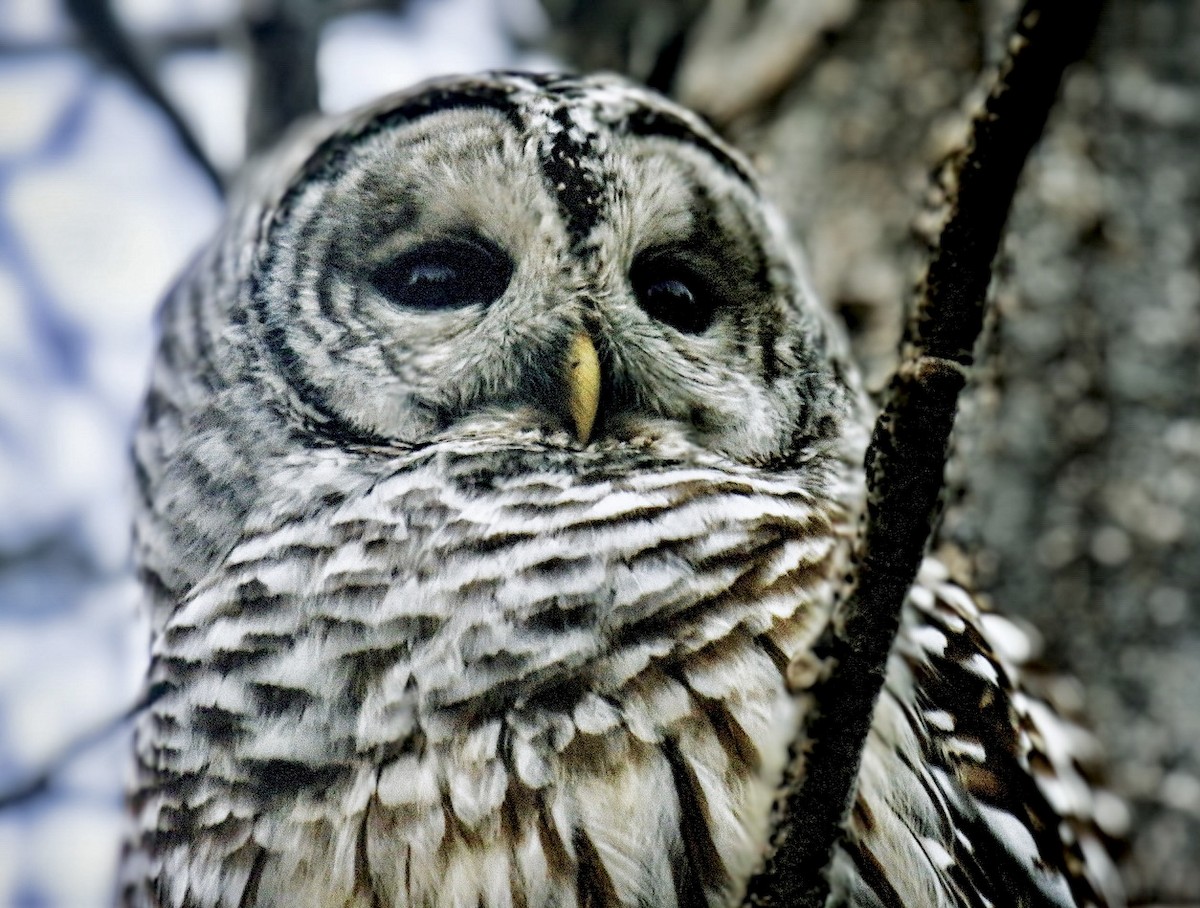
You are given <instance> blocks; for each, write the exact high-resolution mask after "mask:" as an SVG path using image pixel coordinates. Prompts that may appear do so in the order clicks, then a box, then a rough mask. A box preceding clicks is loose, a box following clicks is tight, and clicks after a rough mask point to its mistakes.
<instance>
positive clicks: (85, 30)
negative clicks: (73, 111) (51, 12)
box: [66, 0, 225, 194]
mask: <svg viewBox="0 0 1200 908" xmlns="http://www.w3.org/2000/svg"><path fill="white" fill-rule="evenodd" d="M66 8H67V12H68V14H69V15H70V16H71V21H72V22H74V23H75V27H76V28H77V29H79V32H80V36H81V38H82V39H83V41H84V42H85V43H86V44H87V45H88V46H89V47H90V48H91V49H92V50H93V51H94V52H95V53H96V55H97V56H98V57H99V58H100V60H101V61H102V62H103V63H105V64H106V65H107V66H109V67H111V68H112V69H113V70H115V71H116V72H118V73H120V74H121V75H123V76H124V77H125V78H127V79H128V80H129V81H130V82H131V83H132V84H133V86H134V88H136V89H137V90H138V91H139V92H141V93H142V95H143V96H144V97H145V98H146V100H147V101H149V102H150V103H151V104H153V105H154V106H155V107H156V108H158V110H159V111H160V112H161V113H162V114H163V116H165V117H166V118H167V123H168V124H169V125H170V127H171V129H172V130H173V131H174V133H175V136H176V138H177V139H178V140H179V144H180V145H182V146H183V149H184V151H185V152H187V155H188V157H190V158H191V159H192V160H193V161H194V162H195V163H196V164H197V165H199V167H200V169H201V170H202V171H204V175H205V176H206V177H208V179H209V182H210V183H212V185H213V188H214V189H216V190H217V192H218V193H222V194H223V193H224V188H225V187H224V180H223V179H222V177H221V172H220V171H219V170H218V169H217V167H216V165H214V164H213V162H212V160H211V159H210V158H209V157H208V154H207V153H206V152H205V151H204V148H203V147H202V146H201V145H200V141H199V140H198V139H197V138H196V134H195V133H194V132H193V131H192V128H191V126H189V125H188V123H187V121H186V120H185V119H184V118H183V115H182V114H180V112H179V110H178V109H177V108H176V107H175V104H174V103H173V102H172V101H171V99H170V98H168V97H167V94H166V92H165V91H164V90H163V88H162V86H161V85H160V84H159V81H158V79H157V78H156V77H155V75H154V73H153V71H152V70H151V68H150V67H149V66H147V65H146V62H145V60H144V59H143V57H142V55H141V54H140V53H139V52H138V49H137V48H136V47H134V45H133V42H132V41H131V40H130V39H129V35H128V34H127V33H126V31H125V29H124V28H122V27H121V23H120V21H119V20H118V19H117V17H116V15H115V14H114V13H113V10H112V3H111V0H66Z"/></svg>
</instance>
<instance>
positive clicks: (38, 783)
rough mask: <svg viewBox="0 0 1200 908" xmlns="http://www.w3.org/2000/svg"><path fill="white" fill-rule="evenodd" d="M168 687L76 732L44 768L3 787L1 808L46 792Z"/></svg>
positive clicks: (157, 688) (150, 691) (13, 805)
mask: <svg viewBox="0 0 1200 908" xmlns="http://www.w3.org/2000/svg"><path fill="white" fill-rule="evenodd" d="M166 690H167V688H166V687H161V686H160V687H153V688H150V689H148V690H146V691H145V692H143V694H142V696H141V697H139V698H138V700H137V702H136V703H134V704H133V705H132V706H130V707H128V708H126V709H123V710H122V711H121V712H120V713H118V714H117V715H115V716H111V717H110V718H108V719H105V720H104V721H103V722H101V723H99V724H98V725H96V726H95V727H94V728H91V729H88V730H87V731H85V732H82V733H80V734H78V735H76V736H75V737H74V738H72V739H71V740H70V741H68V742H67V743H66V744H65V745H64V746H63V748H62V750H60V751H59V752H58V753H57V754H56V755H55V756H53V757H51V758H50V759H49V760H47V761H46V762H45V763H43V764H42V766H41V768H40V769H38V770H37V771H36V772H34V773H33V774H32V775H30V776H29V777H28V778H27V779H24V780H23V781H21V782H18V783H17V784H15V785H12V786H10V787H9V788H6V789H3V790H0V811H3V810H6V809H7V808H9V807H15V806H16V805H18V804H23V803H25V802H26V801H29V800H31V799H33V798H36V797H38V796H40V795H42V794H45V793H46V792H47V791H49V790H50V787H51V786H52V785H53V784H54V780H55V777H56V776H60V775H62V773H64V772H65V771H66V769H67V767H68V766H70V765H71V763H73V762H74V761H75V760H76V759H78V758H79V757H81V756H82V755H83V754H85V753H86V752H87V751H89V750H91V748H93V747H95V746H96V745H97V744H99V743H100V742H101V741H103V740H104V739H105V738H107V737H108V736H109V735H111V734H113V733H115V732H116V731H117V729H119V728H120V727H121V726H123V725H124V724H125V723H126V722H128V721H129V720H130V719H133V718H135V717H137V715H138V714H139V713H140V712H141V711H142V710H144V709H146V708H147V707H149V706H151V705H153V704H154V702H155V701H156V700H157V699H158V698H159V697H161V696H162V695H163V694H164V693H165V692H166Z"/></svg>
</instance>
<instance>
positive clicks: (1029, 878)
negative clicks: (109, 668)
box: [121, 74, 1101, 908]
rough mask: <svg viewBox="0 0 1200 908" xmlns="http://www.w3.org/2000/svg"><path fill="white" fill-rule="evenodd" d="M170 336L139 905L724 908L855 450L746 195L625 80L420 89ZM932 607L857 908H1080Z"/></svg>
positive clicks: (154, 405) (143, 733)
mask: <svg viewBox="0 0 1200 908" xmlns="http://www.w3.org/2000/svg"><path fill="white" fill-rule="evenodd" d="M162 317H163V342H162V345H161V348H160V352H159V356H158V360H157V363H156V366H155V370H154V374H153V378H152V382H151V388H150V392H149V394H148V397H147V403H146V407H145V409H144V414H143V421H142V425H141V427H140V429H139V432H138V435H137V438H136V440H135V462H136V467H137V479H138V486H139V490H140V493H141V495H140V500H139V505H140V508H139V516H138V521H137V526H136V539H137V553H138V559H139V564H140V568H141V574H142V578H143V585H144V588H145V591H146V598H147V601H148V607H149V609H150V612H151V616H152V626H153V632H154V639H153V650H152V663H151V668H150V685H151V691H152V694H153V698H154V699H153V703H152V704H151V706H150V707H149V708H148V709H147V711H146V712H145V714H144V715H143V716H142V717H141V720H140V722H139V726H138V730H137V735H136V744H135V751H136V754H135V781H134V784H133V787H132V791H131V796H130V803H131V807H132V812H133V815H134V829H133V831H132V832H131V834H130V837H129V841H128V844H127V847H126V853H125V857H124V862H123V870H122V894H121V898H122V900H123V902H124V903H125V904H128V905H138V906H148V905H154V906H159V905H162V906H168V905H169V906H176V908H178V906H196V908H199V906H251V905H260V906H265V905H279V906H300V908H302V906H310V905H311V906H318V905H320V906H329V905H345V906H358V905H362V906H428V908H441V906H459V905H461V906H476V905H479V906H489V908H491V906H496V908H499V906H529V908H537V906H572V905H578V906H584V905H588V906H593V905H597V906H598V905H656V906H671V905H679V906H702V905H711V906H718V905H733V904H737V903H738V901H739V899H740V897H741V894H742V892H743V891H744V888H745V885H746V881H747V879H748V878H749V876H750V875H751V873H752V872H753V871H754V870H755V869H756V867H758V866H759V865H760V864H761V861H762V859H763V857H764V855H765V849H766V842H767V839H768V836H769V831H770V829H769V827H770V812H771V807H772V802H773V800H774V798H775V796H776V794H777V791H778V787H779V785H780V781H781V778H782V775H783V772H784V768H785V765H786V764H787V763H788V762H789V760H790V759H792V756H793V755H792V754H791V752H790V750H789V748H790V745H791V743H792V741H793V739H794V737H795V735H796V733H797V731H798V729H799V728H800V727H801V726H800V723H801V722H802V720H803V717H804V714H805V712H806V710H808V709H810V708H811V707H812V704H811V703H810V702H809V698H808V697H807V695H806V694H805V693H804V691H803V690H802V689H801V687H802V684H801V682H798V681H797V678H796V675H797V673H796V672H795V671H790V670H789V666H795V665H797V664H800V663H803V662H804V660H805V658H806V656H807V654H808V653H809V652H810V651H811V647H812V645H813V643H814V641H815V640H816V638H817V636H818V635H819V634H820V632H821V630H822V629H823V627H824V626H825V624H826V622H827V621H828V620H829V616H830V611H831V608H832V603H833V599H834V595H835V586H836V582H837V581H838V579H839V578H840V576H841V574H842V573H843V571H844V567H845V559H846V549H847V541H848V540H849V538H850V535H851V527H852V525H853V521H854V519H855V515H856V514H857V511H858V508H859V505H860V502H861V498H862V494H863V490H862V478H861V467H860V463H861V457H862V451H863V448H864V444H865V437H866V432H865V425H866V413H867V408H866V406H865V404H864V401H863V397H862V395H861V393H860V392H859V390H858V388H857V386H856V384H855V380H854V378H853V368H852V367H851V365H850V364H849V363H848V362H847V360H846V358H845V355H844V353H843V352H842V349H843V348H842V344H841V343H840V341H839V339H838V337H837V335H836V332H835V331H834V330H833V329H832V328H831V327H830V326H829V325H828V324H827V323H826V320H825V317H824V316H823V314H822V313H821V311H820V308H819V306H818V305H817V304H816V302H815V301H814V300H813V298H812V295H811V293H810V292H809V290H808V288H807V285H806V284H805V281H804V279H803V276H802V272H801V269H800V267H799V265H798V264H797V262H796V260H795V255H794V253H793V251H792V248H791V245H790V244H789V242H788V241H787V238H786V236H785V234H784V231H783V230H782V228H781V227H780V225H779V220H778V218H777V217H776V216H775V215H773V214H772V212H771V209H770V207H769V206H767V205H765V204H764V203H763V201H762V199H761V196H760V194H759V190H758V187H757V184H756V182H755V179H754V177H753V175H752V174H751V173H750V171H749V168H748V166H747V165H746V163H745V162H744V161H743V160H742V159H741V158H740V157H739V156H738V155H737V154H736V152H733V151H732V150H730V149H728V148H726V147H725V146H724V145H723V144H722V143H721V142H720V140H719V139H717V138H716V137H715V136H713V135H712V134H711V133H710V132H709V131H708V130H707V128H706V127H705V126H704V125H703V124H701V123H700V122H699V121H698V120H697V119H696V118H694V117H693V116H691V115H690V114H688V113H687V112H686V111H683V110H680V109H679V108H677V107H675V106H674V105H671V104H670V103H669V102H667V101H665V100H664V99H661V98H659V97H657V96H656V95H653V94H651V93H649V92H646V91H644V90H641V89H638V88H635V87H633V86H630V85H628V84H626V83H624V82H622V81H620V80H617V79H615V78H611V77H587V78H574V77H559V76H537V77H534V76H525V75H519V74H493V75H488V76H479V77H471V78H462V79H449V80H442V81H439V82H435V83H431V84H428V85H425V86H422V87H420V88H418V89H416V90H414V91H412V92H409V93H407V94H404V95H400V96H396V97H393V98H390V99H385V100H384V101H382V102H380V103H379V104H377V105H375V106H373V107H372V108H370V109H367V110H365V111H362V112H359V113H357V114H355V115H353V116H352V117H350V118H349V119H347V120H345V121H342V122H341V123H339V124H336V125H334V126H332V127H329V128H328V130H327V132H325V133H324V134H323V135H321V136H319V137H317V138H316V139H305V140H296V141H295V143H294V144H293V146H291V147H290V148H288V149H285V150H284V151H282V152H280V153H279V154H278V155H277V156H276V157H275V158H273V159H268V160H267V161H266V162H265V163H264V164H263V165H261V166H260V169H259V175H258V176H257V177H256V178H254V179H253V180H252V181H251V182H250V184H248V186H247V188H246V189H245V191H244V192H243V194H242V198H241V201H240V202H238V203H237V205H236V206H235V208H234V210H233V211H232V212H231V215H230V218H229V221H228V223H227V226H226V228H225V230H224V232H223V234H222V235H221V236H219V237H218V238H217V239H216V241H214V243H213V244H212V246H210V247H209V249H208V250H207V251H206V252H205V253H204V254H203V255H202V256H201V257H200V258H199V259H198V260H197V262H196V263H195V264H194V265H193V266H192V268H191V270H190V271H189V272H188V274H187V275H185V277H184V278H183V279H182V280H181V282H180V284H179V285H178V286H177V287H176V288H175V290H174V291H173V293H172V294H171V296H170V297H169V299H168V301H167V303H166V305H165V307H164V310H163V316H162ZM580 351H582V352H580ZM939 584H940V585H939ZM922 589H923V590H924V592H923V593H918V594H916V598H917V599H918V600H921V601H919V602H916V603H914V604H911V605H910V608H909V613H908V615H909V616H908V619H906V624H905V628H906V630H905V635H906V636H905V637H904V638H903V640H902V641H901V643H900V644H899V645H898V649H897V654H896V655H895V656H894V657H893V666H892V671H891V673H890V674H889V685H888V689H887V690H886V691H885V694H884V697H883V699H882V700H881V704H880V709H879V711H878V712H877V720H876V726H875V728H874V730H873V733H872V739H871V744H870V745H869V749H868V755H867V756H866V758H865V759H864V769H863V775H862V777H861V779H860V793H859V799H858V805H857V807H856V812H855V815H854V817H853V818H852V822H851V829H850V836H849V838H848V839H847V842H846V843H845V844H844V845H842V846H841V850H840V851H839V853H838V856H837V859H836V860H835V863H834V871H833V876H832V880H833V883H834V899H835V901H839V902H840V903H843V904H855V905H875V904H879V905H892V904H918V903H920V904H926V903H927V904H946V905H975V904H989V903H990V904H1020V905H1026V904H1028V905H1041V904H1065V905H1070V904H1076V903H1079V904H1085V903H1088V902H1089V901H1091V902H1095V903H1097V904H1099V903H1100V901H1101V899H1100V896H1099V895H1098V894H1097V889H1098V884H1097V885H1093V881H1092V877H1094V876H1095V873H1094V872H1093V871H1092V870H1089V869H1088V867H1089V866H1090V865H1088V863H1087V862H1088V859H1089V857H1090V859H1091V860H1092V862H1093V863H1095V862H1096V861H1100V860H1101V857H1100V856H1098V855H1095V854H1093V855H1090V856H1089V855H1085V854H1084V851H1086V850H1087V846H1086V845H1081V844H1080V841H1079V839H1080V838H1082V839H1086V835H1085V834H1083V833H1081V834H1080V836H1079V837H1075V838H1072V836H1071V835H1066V834H1065V833H1063V832H1062V830H1060V829H1059V825H1060V816H1068V815H1072V811H1074V812H1075V813H1076V814H1078V813H1084V814H1086V810H1085V809H1082V808H1080V805H1079V804H1078V803H1075V802H1072V803H1071V804H1065V805H1064V804H1056V805H1054V806H1053V807H1051V805H1050V804H1049V803H1048V802H1047V800H1046V794H1045V793H1044V792H1045V791H1046V790H1059V791H1063V790H1066V789H1065V788H1063V786H1061V785H1060V786H1059V788H1058V789H1054V788H1053V786H1049V789H1048V788H1047V784H1046V778H1048V777H1049V776H1048V775H1047V772H1045V771H1043V773H1042V775H1043V777H1044V778H1043V779H1042V781H1041V782H1040V783H1039V782H1038V781H1037V780H1035V779H1034V773H1033V769H1034V763H1036V762H1037V759H1036V758H1037V756H1038V754H1039V753H1041V750H1045V748H1044V747H1042V746H1041V745H1042V744H1043V743H1044V742H1043V740H1042V738H1040V737H1039V733H1038V731H1037V729H1038V728H1045V727H1048V726H1047V725H1046V722H1047V721H1050V720H1049V719H1047V718H1046V717H1045V716H1041V715H1040V714H1039V720H1040V721H1041V725H1039V724H1038V721H1035V720H1034V719H1032V718H1031V719H1029V720H1028V721H1027V722H1026V724H1025V727H1024V728H1023V729H1022V726H1021V721H1022V719H1021V717H1022V716H1024V715H1026V714H1029V713H1031V711H1032V713H1037V712H1038V710H1037V708H1036V706H1033V707H1031V706H1029V703H1028V702H1026V703H1025V704H1024V707H1022V702H1023V701H1021V699H1020V698H1021V696H1022V695H1021V694H1020V692H1019V690H1018V682H1017V680H1015V679H1016V675H1015V670H1014V669H1013V668H1012V666H1011V665H1010V664H1008V663H1007V662H1005V661H1004V659H1003V658H1002V657H1001V656H1000V655H995V654H994V653H993V652H992V648H991V645H990V642H989V638H988V636H987V634H988V629H987V628H986V626H985V625H986V623H987V622H986V621H985V619H984V618H983V617H981V616H980V615H979V613H977V612H972V608H973V606H972V604H971V602H970V600H969V599H967V598H965V596H963V595H960V594H961V590H958V591H957V592H954V591H955V590H957V588H954V587H952V585H949V584H948V583H946V582H944V581H942V580H936V581H930V582H929V583H928V584H927V587H925V588H922ZM931 590H932V591H933V592H931ZM922 596H924V597H925V598H924V599H923V600H922V599H921V597H922ZM938 634H940V635H941V636H940V638H939V637H937V636H936V635H938ZM939 639H940V640H941V645H940V648H939ZM976 657H978V658H976ZM980 660H982V661H980ZM931 666H932V668H931ZM964 678H973V679H976V680H977V681H979V682H981V683H982V686H979V685H976V687H971V686H970V685H969V684H966V685H964V684H963V683H961V682H962V679H964ZM976 688H978V689H976ZM966 690H970V691H971V692H972V694H971V695H972V696H974V697H975V698H976V700H977V701H978V702H976V703H975V704H974V706H975V707H976V712H980V710H979V707H980V706H981V704H984V701H985V700H986V705H988V706H989V709H985V710H982V712H980V714H981V715H982V714H986V715H987V716H989V717H990V721H993V722H994V723H999V722H1001V720H1002V719H1003V721H1004V722H1005V723H1006V724H1005V726H1004V727H1005V728H1007V729H1008V735H1007V737H996V736H992V737H990V738H988V740H986V741H985V740H983V738H984V735H983V732H982V731H981V730H980V729H977V728H973V727H972V728H967V727H966V726H964V725H962V724H961V723H960V722H959V721H958V720H955V719H954V718H953V717H950V718H947V717H946V716H943V715H941V714H940V713H939V708H938V705H937V703H936V702H935V701H934V700H931V699H930V696H931V695H933V696H935V697H936V696H941V697H942V698H943V699H950V700H954V702H955V704H956V705H960V706H961V705H962V704H960V703H959V702H958V701H959V700H962V698H963V697H964V696H966V695H965V694H964V693H963V692H964V691H966ZM984 695H986V696H984ZM956 697H957V698H958V700H955V699H954V698H956ZM1030 702H1032V701H1030ZM1022 708H1024V712H1022ZM942 711H943V712H945V710H942ZM947 715H949V714H948V713H947ZM968 724H969V723H968ZM948 742H949V743H948ZM1040 747H1041V750H1039V748H1040ZM980 750H982V751H983V756H982V757H981V756H980ZM1055 756H1056V757H1062V759H1059V760H1058V761H1057V762H1058V763H1063V761H1064V760H1065V765H1063V766H1061V767H1060V766H1057V765H1056V766H1055V767H1054V769H1055V772H1056V773H1059V775H1056V776H1055V778H1056V779H1057V778H1059V777H1061V776H1063V774H1065V775H1069V774H1070V772H1071V771H1072V770H1071V767H1070V765H1069V764H1070V754H1069V753H1067V754H1066V756H1065V757H1064V756H1063V754H1061V753H1057V752H1056V754H1055ZM1046 762H1047V764H1053V763H1055V761H1054V760H1050V761H1046ZM980 767H983V768H985V769H986V770H987V773H985V772H983V770H982V769H980ZM906 772H907V773H908V774H909V775H910V776H913V777H914V778H913V779H908V780H907V782H911V783H912V786H913V787H912V788H911V789H905V788H904V784H907V782H906V783H901V782H900V781H898V780H900V779H901V777H902V776H903V775H904V773H906ZM988 773H990V775H989V774H988ZM1050 775H1054V773H1050ZM985 776H986V782H987V783H988V784H986V785H985V784H984V781H982V780H984V777H985ZM976 783H977V784H976ZM973 786H974V787H973ZM1076 787H1078V786H1076ZM1071 790H1072V791H1073V792H1075V793H1077V792H1076V791H1075V789H1071ZM1076 801H1078V799H1076ZM981 805H982V806H981ZM1085 807H1086V804H1085V805H1084V808H1085ZM1014 817H1016V819H1013V818H1014ZM1085 821H1086V817H1084V820H1081V821H1080V823H1079V824H1077V825H1078V827H1079V828H1080V829H1084V827H1085V826H1086V822H1085ZM1062 822H1063V823H1064V824H1065V821H1062ZM1030 827H1032V828H1033V832H1026V831H1025V830H1026V829H1027V828H1030ZM1072 835H1074V834H1072ZM995 842H1000V843H1001V844H1000V845H996V846H995V847H994V848H991V845H989V844H988V843H995ZM1009 846H1011V847H1009ZM989 848H991V850H989ZM993 852H994V855H996V856H1006V857H1005V858H1004V860H1000V859H999V857H996V859H995V860H992V858H991V857H988V858H987V860H984V859H983V858H982V857H981V856H984V855H992V854H993ZM918 853H919V854H920V855H923V859H922V860H923V863H921V861H919V860H918V859H917V857H916V855H917V854H918ZM1089 874H1091V876H1090V877H1089ZM989 887H990V888H989ZM980 893H983V894H982V895H980ZM987 893H991V894H990V895H988V894H987ZM1002 895H1003V896H1004V897H1002ZM914 899H917V901H914ZM1006 899H1007V900H1006Z"/></svg>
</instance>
